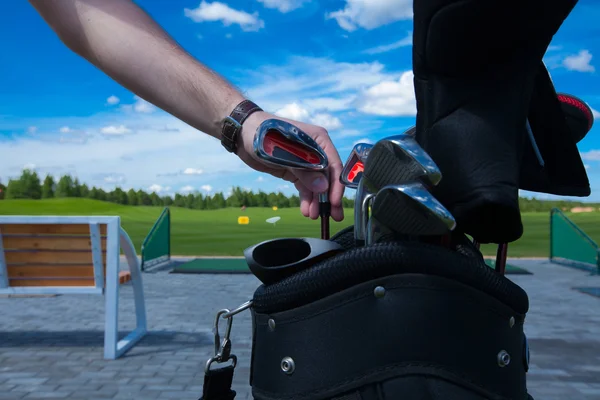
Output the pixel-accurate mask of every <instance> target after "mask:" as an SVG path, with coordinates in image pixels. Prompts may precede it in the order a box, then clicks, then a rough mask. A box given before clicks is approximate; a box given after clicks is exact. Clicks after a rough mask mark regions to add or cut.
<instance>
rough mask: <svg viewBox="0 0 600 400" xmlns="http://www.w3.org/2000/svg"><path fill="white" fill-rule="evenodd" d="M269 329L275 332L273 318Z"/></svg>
mask: <svg viewBox="0 0 600 400" xmlns="http://www.w3.org/2000/svg"><path fill="white" fill-rule="evenodd" d="M269 329H270V330H271V331H274V330H275V320H274V319H273V318H271V319H269Z"/></svg>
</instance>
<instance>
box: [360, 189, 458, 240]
mask: <svg viewBox="0 0 600 400" xmlns="http://www.w3.org/2000/svg"><path fill="white" fill-rule="evenodd" d="M371 218H373V219H374V220H376V221H377V223H379V224H381V225H383V226H385V227H386V228H387V229H389V230H390V231H393V232H396V233H400V234H406V235H414V236H428V235H444V234H447V233H449V232H450V231H452V230H454V228H455V227H456V221H455V219H454V217H453V216H452V214H451V213H450V211H448V210H447V209H446V208H445V207H444V206H443V205H442V204H441V203H440V202H439V201H438V200H437V199H436V198H435V197H434V196H433V195H432V194H431V193H429V191H428V190H427V189H426V188H425V186H424V185H423V184H422V183H421V182H411V183H406V184H400V185H387V186H384V187H383V188H381V190H379V191H378V192H377V194H376V196H375V197H374V201H373V205H372V207H371Z"/></svg>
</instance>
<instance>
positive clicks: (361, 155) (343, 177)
mask: <svg viewBox="0 0 600 400" xmlns="http://www.w3.org/2000/svg"><path fill="white" fill-rule="evenodd" d="M372 147H373V145H372V144H369V143H358V144H356V145H355V146H354V148H353V149H352V151H351V152H350V156H349V157H348V159H347V160H346V163H345V164H344V169H343V170H342V173H341V174H340V182H341V183H342V184H343V185H344V186H346V187H347V188H350V189H357V188H358V183H359V182H360V180H361V178H362V175H363V171H364V169H365V161H366V160H367V157H368V156H369V152H370V151H371V148H372Z"/></svg>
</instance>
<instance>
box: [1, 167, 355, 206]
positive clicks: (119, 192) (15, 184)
mask: <svg viewBox="0 0 600 400" xmlns="http://www.w3.org/2000/svg"><path fill="white" fill-rule="evenodd" d="M65 197H79V198H88V199H94V200H101V201H109V202H112V203H117V204H122V205H131V206H167V207H185V208H191V209H197V210H214V209H218V208H226V207H243V206H245V207H279V208H288V207H300V198H299V197H298V196H297V195H292V196H286V195H285V194H283V193H281V192H278V193H265V192H263V191H260V190H259V191H258V192H253V191H246V190H244V189H242V188H240V187H234V188H233V189H232V191H231V194H230V195H229V196H225V195H224V194H223V193H221V192H218V193H214V194H202V193H198V192H195V193H188V194H180V193H177V194H175V195H174V196H168V195H160V194H158V193H156V192H151V193H148V192H146V191H144V190H141V189H139V190H134V189H129V190H127V191H125V190H123V189H122V188H120V187H116V188H115V189H113V190H111V191H105V190H103V189H102V188H97V187H95V186H92V187H89V186H88V185H87V184H85V183H81V182H80V181H79V179H78V178H77V177H72V176H71V175H63V176H61V177H60V178H59V179H58V180H56V179H55V178H54V177H53V176H52V175H46V177H45V178H44V180H43V181H42V180H41V179H40V177H39V175H38V173H37V172H36V171H32V170H28V169H25V170H23V172H22V173H21V176H20V177H19V178H17V179H10V180H9V181H8V183H7V184H6V185H3V184H2V183H0V199H7V200H9V199H34V200H37V199H52V198H65ZM353 204H354V200H352V199H348V198H344V206H345V207H352V206H353Z"/></svg>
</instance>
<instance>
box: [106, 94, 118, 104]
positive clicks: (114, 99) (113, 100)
mask: <svg viewBox="0 0 600 400" xmlns="http://www.w3.org/2000/svg"><path fill="white" fill-rule="evenodd" d="M119 101H121V100H120V99H119V98H118V97H117V96H110V97H109V98H108V99H106V103H107V104H110V105H114V104H119Z"/></svg>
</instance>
